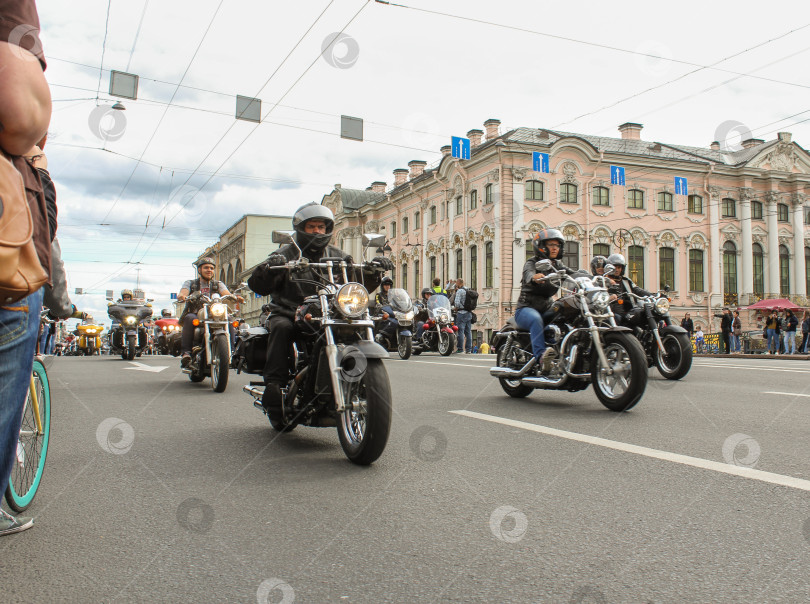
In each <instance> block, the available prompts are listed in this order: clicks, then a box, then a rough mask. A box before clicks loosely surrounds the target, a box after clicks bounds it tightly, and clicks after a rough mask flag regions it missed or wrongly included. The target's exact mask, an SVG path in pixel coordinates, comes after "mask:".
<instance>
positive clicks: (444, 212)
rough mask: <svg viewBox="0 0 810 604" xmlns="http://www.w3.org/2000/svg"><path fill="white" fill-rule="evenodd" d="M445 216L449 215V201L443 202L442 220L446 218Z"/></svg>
mask: <svg viewBox="0 0 810 604" xmlns="http://www.w3.org/2000/svg"><path fill="white" fill-rule="evenodd" d="M445 216H447V202H446V201H445V202H444V203H443V204H442V220H444V218H445Z"/></svg>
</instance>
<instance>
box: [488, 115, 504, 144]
mask: <svg viewBox="0 0 810 604" xmlns="http://www.w3.org/2000/svg"><path fill="white" fill-rule="evenodd" d="M500 125H501V120H495V119H488V120H487V121H485V122H484V128H486V129H487V140H488V141H491V140H492V139H494V138H498V128H499V126H500Z"/></svg>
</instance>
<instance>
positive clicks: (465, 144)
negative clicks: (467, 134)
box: [452, 136, 470, 159]
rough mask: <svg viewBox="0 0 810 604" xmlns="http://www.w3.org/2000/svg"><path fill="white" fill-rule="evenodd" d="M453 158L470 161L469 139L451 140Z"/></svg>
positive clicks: (455, 137)
mask: <svg viewBox="0 0 810 604" xmlns="http://www.w3.org/2000/svg"><path fill="white" fill-rule="evenodd" d="M452 152H453V157H457V158H458V159H470V139H468V138H463V137H461V136H454V137H453V138H452Z"/></svg>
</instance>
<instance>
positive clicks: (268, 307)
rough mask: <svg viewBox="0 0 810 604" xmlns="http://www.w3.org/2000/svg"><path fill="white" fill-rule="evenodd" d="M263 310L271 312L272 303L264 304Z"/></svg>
mask: <svg viewBox="0 0 810 604" xmlns="http://www.w3.org/2000/svg"><path fill="white" fill-rule="evenodd" d="M262 312H270V305H269V304H262Z"/></svg>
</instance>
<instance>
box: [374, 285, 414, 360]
mask: <svg viewBox="0 0 810 604" xmlns="http://www.w3.org/2000/svg"><path fill="white" fill-rule="evenodd" d="M382 312H383V314H382V315H379V316H375V317H372V320H373V321H374V340H375V341H376V342H377V343H378V344H379V345H380V346H382V347H383V348H385V349H386V350H388V351H392V350H396V351H397V353H398V354H399V356H400V358H401V359H403V360H406V359H409V358H410V356H411V352H412V350H413V332H411V327H412V326H413V302H411V297H410V296H409V295H408V292H406V291H405V290H404V289H400V288H391V290H390V291H389V292H388V305H386V306H383V307H382Z"/></svg>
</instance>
